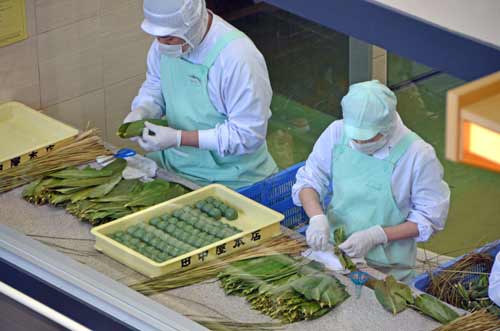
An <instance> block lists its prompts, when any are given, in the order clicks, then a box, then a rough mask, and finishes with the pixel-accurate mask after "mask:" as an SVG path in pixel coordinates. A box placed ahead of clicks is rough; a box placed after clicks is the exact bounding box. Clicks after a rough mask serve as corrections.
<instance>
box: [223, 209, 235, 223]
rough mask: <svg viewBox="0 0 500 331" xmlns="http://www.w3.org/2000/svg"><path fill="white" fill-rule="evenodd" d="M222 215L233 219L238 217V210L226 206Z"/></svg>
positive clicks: (230, 219)
mask: <svg viewBox="0 0 500 331" xmlns="http://www.w3.org/2000/svg"><path fill="white" fill-rule="evenodd" d="M224 217H225V218H226V219H227V220H229V221H234V220H236V219H237V218H238V212H237V211H236V209H233V208H228V209H226V211H224Z"/></svg>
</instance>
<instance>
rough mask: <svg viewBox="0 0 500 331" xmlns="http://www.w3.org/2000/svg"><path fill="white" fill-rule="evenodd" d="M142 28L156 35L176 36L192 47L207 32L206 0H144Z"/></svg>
mask: <svg viewBox="0 0 500 331" xmlns="http://www.w3.org/2000/svg"><path fill="white" fill-rule="evenodd" d="M143 9H144V21H143V22H142V24H141V28H142V29H143V30H144V31H145V32H146V33H148V34H150V35H152V36H155V37H164V36H174V37H179V38H182V39H184V40H185V41H186V42H187V43H189V44H190V45H191V46H192V47H196V46H198V45H199V43H200V42H201V40H202V39H203V36H204V34H205V32H206V28H207V24H208V11H207V7H206V3H205V0H144V6H143Z"/></svg>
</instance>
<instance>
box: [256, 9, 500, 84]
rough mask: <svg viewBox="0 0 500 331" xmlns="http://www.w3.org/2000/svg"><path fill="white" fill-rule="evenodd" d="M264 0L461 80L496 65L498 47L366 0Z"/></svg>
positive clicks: (495, 68) (499, 53)
mask: <svg viewBox="0 0 500 331" xmlns="http://www.w3.org/2000/svg"><path fill="white" fill-rule="evenodd" d="M265 2H267V3H269V4H272V5H274V6H277V7H279V8H282V9H283V10H286V11H289V12H291V13H293V14H296V15H299V16H301V17H304V18H306V19H308V20H311V21H314V22H317V23H319V24H322V25H324V26H326V27H329V28H332V29H334V30H336V31H339V32H342V33H345V34H347V35H349V36H351V37H354V38H357V39H360V40H363V41H365V42H367V43H370V44H373V45H377V46H379V47H382V48H384V49H386V50H388V51H391V52H394V53H396V54H399V55H402V56H405V57H407V58H410V59H412V60H414V61H417V62H420V63H423V64H425V65H427V66H430V67H431V68H433V69H436V70H440V71H444V72H446V73H449V74H451V75H454V76H456V77H458V78H461V79H464V80H474V79H477V78H480V77H483V76H485V75H487V74H490V73H493V72H496V71H498V70H500V48H497V47H494V46H491V45H488V44H485V43H482V42H480V41H477V40H474V39H472V38H468V37H466V36H464V35H460V34H458V33H455V32H452V31H449V30H446V29H443V28H441V27H438V26H436V25H433V24H430V23H427V22H424V21H422V20H420V19H418V18H416V17H412V16H410V15H408V14H406V13H403V12H399V11H397V10H394V9H392V8H389V7H385V6H382V5H381V4H379V3H374V2H373V1H370V0H316V1H312V2H311V1H310V0H265Z"/></svg>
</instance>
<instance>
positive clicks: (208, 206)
mask: <svg viewBox="0 0 500 331" xmlns="http://www.w3.org/2000/svg"><path fill="white" fill-rule="evenodd" d="M213 208H215V207H214V205H212V204H211V203H206V204H205V205H204V206H203V208H202V209H201V210H203V211H204V212H205V213H208V212H210V211H211V210H212V209H213Z"/></svg>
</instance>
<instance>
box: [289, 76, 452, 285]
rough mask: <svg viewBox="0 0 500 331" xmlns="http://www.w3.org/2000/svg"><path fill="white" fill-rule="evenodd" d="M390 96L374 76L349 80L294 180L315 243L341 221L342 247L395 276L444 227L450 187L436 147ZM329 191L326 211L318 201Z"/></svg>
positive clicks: (328, 238)
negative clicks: (336, 114) (339, 114)
mask: <svg viewBox="0 0 500 331" xmlns="http://www.w3.org/2000/svg"><path fill="white" fill-rule="evenodd" d="M396 103H397V100H396V96H395V95H394V93H393V92H392V91H391V90H389V89H388V88H387V87H386V86H385V85H383V84H381V83H379V82H378V81H369V82H363V83H358V84H354V85H351V86H350V88H349V92H348V94H347V95H346V96H344V98H343V99H342V102H341V104H342V111H343V120H338V121H335V122H333V123H332V124H331V125H330V126H329V127H328V128H327V129H326V130H325V131H324V132H323V133H322V135H321V136H320V138H319V140H318V141H317V142H316V144H315V146H314V149H313V151H312V153H311V155H309V158H308V159H307V162H306V164H305V166H303V167H302V168H300V169H299V171H298V172H297V182H296V183H295V185H294V186H293V188H292V194H293V200H294V203H295V204H296V205H298V206H303V207H304V209H305V211H306V213H307V215H308V216H309V217H310V221H309V227H308V229H307V232H306V237H307V238H306V239H307V242H308V244H309V245H310V246H311V248H312V249H314V250H325V249H327V244H328V242H332V241H333V230H334V229H335V228H337V227H340V226H344V228H345V230H346V234H347V235H348V239H347V240H346V241H345V242H344V243H343V244H341V245H340V248H341V249H342V250H343V251H344V252H345V253H346V254H347V255H349V256H351V257H363V258H366V260H367V262H368V264H369V265H371V266H373V267H375V268H377V269H379V270H380V271H382V272H385V273H390V274H392V275H394V276H395V277H396V278H397V279H399V280H403V281H407V280H409V279H411V277H412V276H413V268H414V266H415V260H416V243H417V242H423V241H427V240H428V239H429V238H430V237H431V235H433V234H434V233H435V232H436V231H440V230H442V229H443V228H444V225H445V221H446V218H447V215H448V208H449V202H450V191H449V188H448V185H447V184H446V183H445V182H444V181H443V168H442V166H441V164H440V162H439V161H438V159H437V157H436V154H435V152H434V149H433V148H432V147H431V146H430V145H429V144H427V143H426V142H424V141H423V140H422V139H421V138H420V137H419V136H417V135H416V134H415V133H414V132H412V131H410V130H409V129H408V128H407V127H406V126H405V125H404V124H403V122H402V121H401V118H400V117H399V115H398V113H397V112H396ZM329 187H331V188H332V190H333V197H332V200H331V203H330V204H329V206H328V208H327V210H326V213H325V210H324V209H323V206H322V204H321V201H323V199H324V197H325V195H326V194H327V193H328V191H329Z"/></svg>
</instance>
